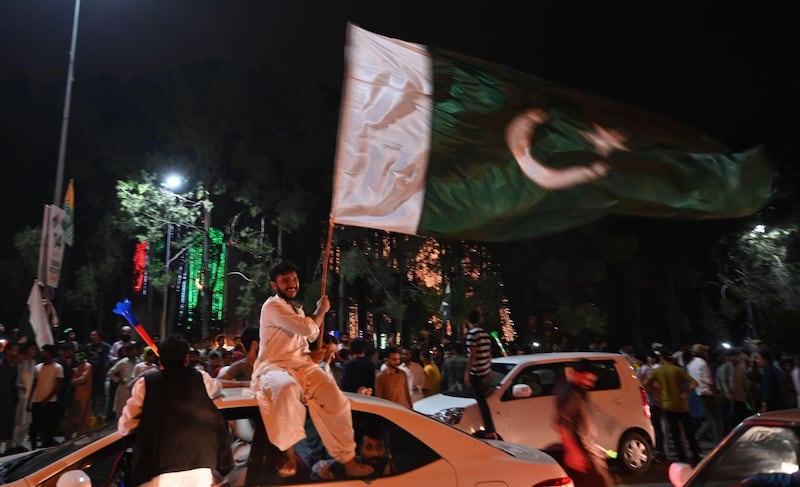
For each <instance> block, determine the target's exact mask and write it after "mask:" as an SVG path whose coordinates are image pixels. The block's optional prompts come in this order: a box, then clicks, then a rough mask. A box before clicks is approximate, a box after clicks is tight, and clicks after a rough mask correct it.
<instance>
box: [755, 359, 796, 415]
mask: <svg viewBox="0 0 800 487" xmlns="http://www.w3.org/2000/svg"><path fill="white" fill-rule="evenodd" d="M755 361H756V362H757V363H758V367H759V369H760V370H761V387H760V393H761V403H760V407H759V411H760V412H762V413H765V412H767V411H777V410H779V409H786V402H787V401H786V396H787V394H788V392H787V390H786V387H785V385H784V384H783V381H784V380H785V377H783V371H781V370H780V369H779V368H778V367H776V366H775V364H774V363H773V362H772V361H773V357H772V352H770V351H768V350H761V351H758V352H756V353H755Z"/></svg>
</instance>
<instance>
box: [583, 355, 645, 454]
mask: <svg viewBox="0 0 800 487" xmlns="http://www.w3.org/2000/svg"><path fill="white" fill-rule="evenodd" d="M592 364H593V366H594V370H595V373H596V375H597V382H596V383H595V386H594V388H593V389H592V390H591V391H590V392H589V400H590V401H591V404H592V410H593V416H594V425H595V428H596V431H597V443H598V445H599V446H601V447H602V448H603V449H604V450H606V451H608V450H613V451H616V450H617V448H618V445H619V440H620V437H621V436H622V434H623V433H624V432H625V430H627V429H628V428H629V427H631V426H633V425H636V424H637V423H636V422H635V420H636V419H637V417H636V416H635V415H637V414H638V415H643V413H642V406H641V396H640V395H639V394H638V393H637V392H636V391H630V390H626V389H625V388H624V387H623V386H622V382H621V380H620V373H621V372H622V371H620V370H619V366H618V364H617V362H616V361H615V360H613V359H598V360H592ZM637 380H638V379H637ZM637 385H638V382H637ZM631 392H632V393H631Z"/></svg>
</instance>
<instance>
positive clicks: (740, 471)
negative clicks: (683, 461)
mask: <svg viewBox="0 0 800 487" xmlns="http://www.w3.org/2000/svg"><path fill="white" fill-rule="evenodd" d="M799 452H800V440H798V430H797V429H795V428H789V427H785V426H752V427H750V428H748V429H747V430H745V431H744V432H742V433H741V434H739V435H737V437H736V438H735V439H733V440H731V441H730V442H727V443H726V444H725V445H724V446H723V448H722V449H721V450H720V451H719V452H717V454H715V455H714V457H713V458H712V459H710V461H709V463H707V464H706V465H705V466H704V467H703V469H702V470H701V471H700V472H698V474H697V475H696V477H695V479H694V480H693V481H692V483H691V485H692V486H697V487H700V486H708V487H711V486H725V487H729V486H731V485H734V484H736V483H738V482H740V481H741V480H742V479H744V478H745V477H747V476H750V475H753V474H755V473H776V472H784V473H791V472H794V471H796V470H797V469H798V465H799V464H800V462H798V453H799Z"/></svg>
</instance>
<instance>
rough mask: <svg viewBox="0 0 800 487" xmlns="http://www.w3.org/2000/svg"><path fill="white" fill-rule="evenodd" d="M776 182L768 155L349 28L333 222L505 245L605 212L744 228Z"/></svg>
mask: <svg viewBox="0 0 800 487" xmlns="http://www.w3.org/2000/svg"><path fill="white" fill-rule="evenodd" d="M773 177H774V174H773V168H772V165H771V164H770V162H769V161H768V160H767V158H766V156H765V154H764V153H763V151H762V150H761V149H760V148H755V149H752V150H749V151H746V152H743V153H731V151H730V150H729V149H728V148H727V147H725V146H724V145H723V144H721V143H720V142H718V141H716V140H713V139H712V138H710V137H708V136H707V135H705V134H703V133H701V132H699V131H696V130H694V129H692V128H689V127H686V126H682V125H680V124H677V123H675V122H673V121H670V120H667V119H664V118H662V117H659V116H656V115H653V114H649V113H647V112H644V111H642V110H639V109H637V108H633V107H630V106H626V105H623V104H620V103H617V102H614V101H610V100H606V99H602V98H599V97H596V96H592V95H589V94H586V93H582V92H579V91H576V90H573V89H569V88H566V87H563V86H560V85H558V84H556V83H552V82H549V81H546V80H542V79H540V78H537V77H534V76H531V75H528V74H525V73H521V72H519V71H516V70H514V69H512V68H509V67H506V66H501V65H497V64H492V63H488V62H485V61H481V60H478V59H475V58H471V57H468V56H464V55H460V54H457V53H453V52H449V51H443V50H437V49H434V48H432V47H428V46H423V45H420V44H412V43H409V42H405V41H401V40H397V39H392V38H388V37H384V36H380V35H377V34H373V33H371V32H368V31H366V30H364V29H361V28H359V27H356V26H354V25H350V26H349V27H348V39H347V50H346V73H345V81H344V90H343V95H342V108H341V115H340V127H339V138H338V142H337V153H336V167H335V171H334V183H333V201H332V205H331V220H332V221H334V222H336V223H339V224H342V225H353V226H361V227H367V228H377V229H382V230H387V231H392V232H399V233H406V234H417V235H430V236H440V237H445V238H457V239H467V240H477V241H508V240H516V239H526V238H532V237H536V236H541V235H546V234H550V233H555V232H558V231H562V230H565V229H568V228H571V227H575V226H577V225H581V224H584V223H587V222H590V221H593V220H596V219H598V218H601V217H603V216H605V215H610V214H617V215H632V216H645V217H662V218H683V219H721V218H736V217H742V216H747V215H751V214H753V213H755V212H756V211H758V210H759V209H761V208H762V207H763V206H764V205H765V204H766V203H767V202H768V201H769V200H770V199H771V198H772V196H773V192H774V188H773Z"/></svg>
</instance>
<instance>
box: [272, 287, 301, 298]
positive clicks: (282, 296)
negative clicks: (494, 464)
mask: <svg viewBox="0 0 800 487" xmlns="http://www.w3.org/2000/svg"><path fill="white" fill-rule="evenodd" d="M275 293H276V294H277V295H278V297H279V298H281V299H284V300H286V301H294V300H295V299H296V298H297V291H294V297H289V295H287V294H286V293H285V292H283V291H282V290H280V289H276V290H275Z"/></svg>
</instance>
